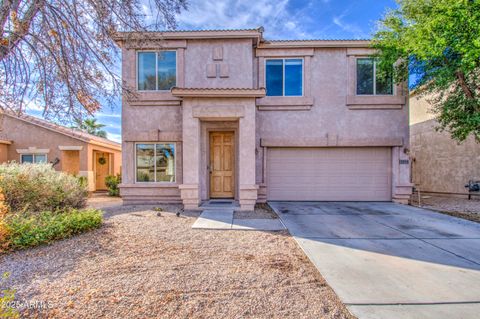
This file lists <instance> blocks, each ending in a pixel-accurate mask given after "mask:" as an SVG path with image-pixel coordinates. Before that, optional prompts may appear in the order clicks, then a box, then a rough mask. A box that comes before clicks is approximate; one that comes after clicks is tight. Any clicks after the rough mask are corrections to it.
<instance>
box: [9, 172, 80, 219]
mask: <svg viewBox="0 0 480 319" xmlns="http://www.w3.org/2000/svg"><path fill="white" fill-rule="evenodd" d="M0 188H1V189H3V193H4V195H5V203H6V204H7V205H8V206H9V207H10V211H11V212H19V211H27V210H28V211H46V210H48V211H56V210H63V209H66V208H82V207H85V204H86V200H87V195H88V191H87V188H86V186H85V184H84V183H82V181H81V180H79V179H78V178H76V177H74V176H72V175H69V174H67V173H63V172H57V171H55V170H54V169H53V168H52V166H51V165H50V164H18V163H7V164H1V165H0Z"/></svg>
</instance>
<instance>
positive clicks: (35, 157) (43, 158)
mask: <svg viewBox="0 0 480 319" xmlns="http://www.w3.org/2000/svg"><path fill="white" fill-rule="evenodd" d="M20 162H21V163H36V164H38V163H46V162H47V154H22V155H21V156H20Z"/></svg>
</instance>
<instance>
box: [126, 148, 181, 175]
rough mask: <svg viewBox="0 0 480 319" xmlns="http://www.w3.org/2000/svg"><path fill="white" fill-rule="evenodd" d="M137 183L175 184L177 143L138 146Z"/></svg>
mask: <svg viewBox="0 0 480 319" xmlns="http://www.w3.org/2000/svg"><path fill="white" fill-rule="evenodd" d="M135 151H136V181H137V182H154V183H155V182H156V183H161V182H170V183H173V182H175V143H138V144H136V149H135Z"/></svg>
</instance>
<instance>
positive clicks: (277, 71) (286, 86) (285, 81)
mask: <svg viewBox="0 0 480 319" xmlns="http://www.w3.org/2000/svg"><path fill="white" fill-rule="evenodd" d="M265 80H266V84H267V96H302V95H303V59H267V60H266V65H265Z"/></svg>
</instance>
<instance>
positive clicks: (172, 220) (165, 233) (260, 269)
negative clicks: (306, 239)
mask: <svg viewBox="0 0 480 319" xmlns="http://www.w3.org/2000/svg"><path fill="white" fill-rule="evenodd" d="M157 207H158V206H157ZM162 208H163V210H164V211H163V212H160V214H159V213H158V212H157V211H154V210H153V207H152V206H151V207H145V206H136V207H122V206H117V205H114V206H110V207H109V206H108V205H106V208H105V210H106V214H105V215H106V216H107V219H106V221H105V225H104V226H103V227H102V228H100V229H98V230H95V231H92V232H90V233H86V234H82V235H79V236H77V237H74V238H70V239H67V240H63V241H59V242H56V243H54V244H52V245H50V246H43V247H38V248H35V249H30V250H26V251H19V252H15V253H11V254H8V255H4V256H0V269H1V270H2V271H9V272H11V278H10V280H9V283H10V285H11V286H12V287H13V288H15V289H16V290H17V293H16V300H18V301H20V302H22V301H28V302H33V301H37V302H45V303H48V305H49V306H51V308H49V309H47V310H42V311H39V310H25V309H24V310H23V313H22V317H42V318H43V317H50V318H101V317H106V318H147V317H157V318H353V317H352V316H351V315H350V314H349V313H348V311H347V310H346V308H345V306H344V305H343V304H342V303H341V302H340V301H339V299H338V297H337V296H336V295H335V294H334V292H333V291H332V290H331V288H330V287H329V286H328V285H327V284H326V282H325V280H324V279H323V278H322V277H321V275H320V274H319V273H318V271H317V270H316V268H315V267H314V266H313V265H312V264H311V263H310V262H309V260H308V259H307V257H306V256H305V255H304V253H303V252H302V250H301V249H300V248H299V247H298V246H297V244H296V243H295V241H294V240H293V238H292V237H291V236H290V235H289V234H288V233H287V232H286V231H282V232H257V231H231V230H230V231H229V230H227V231H213V230H194V229H192V228H191V225H192V224H193V222H194V221H195V218H196V217H197V216H198V213H188V212H187V213H185V215H183V216H181V217H176V216H175V214H174V212H176V211H177V210H178V209H179V207H178V206H173V205H172V206H162ZM265 214H267V213H265ZM158 215H160V216H158Z"/></svg>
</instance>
